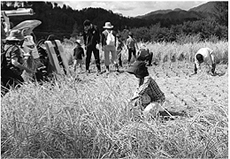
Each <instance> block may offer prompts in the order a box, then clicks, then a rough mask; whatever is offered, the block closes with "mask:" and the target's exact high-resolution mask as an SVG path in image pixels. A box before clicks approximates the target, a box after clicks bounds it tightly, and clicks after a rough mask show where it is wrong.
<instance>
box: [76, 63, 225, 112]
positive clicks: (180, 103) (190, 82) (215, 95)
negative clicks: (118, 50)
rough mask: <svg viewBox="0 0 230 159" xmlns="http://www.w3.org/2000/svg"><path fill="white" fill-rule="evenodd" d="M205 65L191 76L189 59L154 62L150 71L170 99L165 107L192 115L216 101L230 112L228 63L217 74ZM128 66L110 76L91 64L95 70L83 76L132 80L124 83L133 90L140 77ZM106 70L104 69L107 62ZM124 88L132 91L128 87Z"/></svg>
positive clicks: (87, 77)
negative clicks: (212, 74) (208, 71)
mask: <svg viewBox="0 0 230 159" xmlns="http://www.w3.org/2000/svg"><path fill="white" fill-rule="evenodd" d="M201 67H202V70H201V71H200V72H198V74H196V75H193V76H191V74H192V73H193V68H194V66H193V63H188V62H174V63H164V64H163V65H162V64H161V65H158V66H155V65H153V66H150V67H149V68H148V69H149V74H150V75H151V76H152V77H153V78H154V79H155V80H156V82H157V83H158V85H159V87H160V88H161V90H162V91H163V92H164V93H165V96H166V102H165V105H164V107H166V108H167V109H169V110H172V111H173V110H177V111H178V110H179V111H180V110H186V112H189V113H190V115H192V116H193V115H194V114H195V113H197V112H199V111H202V110H205V109H207V108H210V107H211V106H214V105H215V106H220V107H223V108H224V109H225V110H226V112H227V106H228V66H227V65H225V64H219V65H217V67H216V73H217V75H216V76H211V75H208V74H207V73H206V71H207V68H206V67H205V66H201ZM126 68H127V66H125V67H123V68H121V69H120V70H121V72H122V73H119V74H117V73H116V72H114V71H111V73H110V74H109V75H108V76H106V75H105V73H104V74H102V75H99V76H97V75H96V67H95V66H94V65H92V66H90V69H91V72H92V73H90V74H88V75H86V74H85V73H80V74H79V77H80V78H82V79H85V80H87V79H88V80H93V81H94V82H97V83H98V82H102V80H104V79H106V80H107V81H110V82H112V81H115V80H116V81H120V82H121V83H122V84H123V83H129V84H127V85H124V87H131V88H130V89H131V90H133V89H135V87H136V86H137V85H136V81H135V78H130V76H129V75H127V73H125V69H126ZM102 70H104V67H103V65H102ZM111 70H113V68H112V69H111ZM83 72H84V71H83ZM134 83H135V84H134ZM123 90H124V91H128V90H126V88H124V89H123ZM123 93H124V92H123ZM129 93H130V92H129ZM124 94H125V93H124Z"/></svg>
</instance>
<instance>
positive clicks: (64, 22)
mask: <svg viewBox="0 0 230 159" xmlns="http://www.w3.org/2000/svg"><path fill="white" fill-rule="evenodd" d="M13 3H14V2H5V1H1V9H2V10H9V9H16V8H15V6H14V4H13ZM21 3H23V6H24V7H27V8H33V10H34V12H35V13H36V14H35V15H33V16H24V17H19V16H18V17H12V18H11V21H12V22H13V24H14V25H16V24H18V23H19V22H21V21H23V20H26V19H38V20H41V21H42V24H41V25H40V26H39V27H37V28H36V30H35V31H36V32H37V33H38V34H40V35H47V34H50V33H53V34H57V35H60V36H67V37H68V36H70V35H71V34H72V35H73V34H80V33H81V32H82V30H83V26H82V24H83V22H84V20H85V19H89V20H91V21H92V23H93V24H96V25H97V26H98V28H99V29H101V30H102V29H103V25H104V23H105V22H106V21H111V23H112V24H113V25H114V26H115V28H114V29H115V30H124V29H132V28H140V27H149V26H152V25H156V24H160V26H161V27H167V28H170V27H171V26H172V25H178V24H183V23H184V22H187V21H191V22H192V21H197V20H202V19H208V18H212V17H219V19H221V18H222V17H223V16H222V15H218V14H219V13H220V12H218V7H219V4H220V3H221V2H219V1H217V2H208V3H205V4H202V5H200V6H197V7H194V8H191V9H189V10H188V11H185V10H182V9H180V8H176V9H174V10H170V9H167V10H158V11H154V12H150V13H148V14H145V15H142V16H138V17H124V16H123V15H121V14H116V13H113V12H112V11H110V10H106V9H103V8H85V9H82V10H73V9H72V8H71V7H69V6H66V5H63V7H62V8H61V7H60V6H58V5H57V3H55V2H54V3H51V2H42V1H27V2H26V1H22V2H21ZM6 4H10V5H6ZM227 12H228V11H227ZM226 15H228V14H225V16H226ZM227 20H228V18H226V17H224V18H223V19H222V21H225V25H226V26H227V24H228V22H226V21H227Z"/></svg>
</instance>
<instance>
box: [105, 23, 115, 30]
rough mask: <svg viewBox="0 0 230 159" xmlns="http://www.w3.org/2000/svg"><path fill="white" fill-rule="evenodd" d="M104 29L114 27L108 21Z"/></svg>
mask: <svg viewBox="0 0 230 159" xmlns="http://www.w3.org/2000/svg"><path fill="white" fill-rule="evenodd" d="M103 28H104V29H112V28H113V25H112V24H111V23H110V22H106V23H105V26H103Z"/></svg>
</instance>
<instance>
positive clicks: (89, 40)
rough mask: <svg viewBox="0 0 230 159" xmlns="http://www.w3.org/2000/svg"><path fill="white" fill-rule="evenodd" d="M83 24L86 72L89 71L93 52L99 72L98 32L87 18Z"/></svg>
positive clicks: (99, 71)
mask: <svg viewBox="0 0 230 159" xmlns="http://www.w3.org/2000/svg"><path fill="white" fill-rule="evenodd" d="M83 25H84V32H83V39H84V44H85V48H86V72H87V73H90V70H89V64H90V60H91V55H92V52H93V54H94V57H95V62H96V66H97V71H98V73H101V67H100V56H99V43H100V33H99V31H98V29H97V26H95V25H93V24H92V23H91V22H90V21H89V20H85V21H84V23H83Z"/></svg>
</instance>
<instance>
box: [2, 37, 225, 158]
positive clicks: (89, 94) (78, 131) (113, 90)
mask: <svg viewBox="0 0 230 159" xmlns="http://www.w3.org/2000/svg"><path fill="white" fill-rule="evenodd" d="M147 45H148V46H149V48H150V50H152V51H153V53H154V56H155V57H158V60H159V61H158V62H159V64H158V65H156V66H155V65H153V66H151V67H149V73H150V75H151V76H152V77H154V78H155V80H156V82H157V83H158V85H159V87H160V88H161V89H162V91H163V92H164V93H165V96H166V102H165V104H164V107H165V108H167V109H168V110H174V111H180V110H184V111H186V112H187V113H188V116H187V117H183V118H177V119H175V120H169V121H162V120H157V119H155V120H143V121H141V122H136V121H133V119H132V116H131V115H130V111H129V110H130V108H131V107H132V103H130V102H129V99H130V98H131V97H132V95H133V93H134V90H135V88H136V87H137V84H138V83H137V81H136V78H135V77H134V76H133V75H130V74H127V73H126V72H123V73H120V74H117V73H115V72H111V73H110V74H109V75H108V76H106V75H104V74H102V75H100V76H96V74H95V73H94V71H93V70H95V71H96V67H95V65H94V64H92V65H91V67H90V68H91V69H92V72H93V73H91V74H89V75H86V74H84V73H79V74H78V73H77V74H76V77H75V78H73V77H59V78H58V80H55V81H53V82H52V83H43V85H38V84H36V83H29V84H25V85H23V86H22V88H20V89H17V90H12V91H10V92H9V93H8V94H7V95H6V96H4V97H3V98H2V99H1V157H2V158H228V65H227V64H225V62H220V63H219V64H218V65H217V68H216V70H217V73H218V75H217V76H210V75H207V74H206V68H205V66H202V68H204V69H203V70H202V71H201V72H199V73H198V74H197V75H194V76H190V74H191V73H192V72H193V63H192V62H191V61H190V60H187V58H185V59H183V60H178V59H176V60H175V61H173V60H170V59H171V58H169V57H172V56H167V58H164V57H166V55H165V56H163V55H161V57H160V56H159V55H160V53H159V52H161V53H165V54H166V53H167V54H169V52H171V53H172V55H174V54H175V55H179V53H182V52H184V53H186V55H185V57H192V55H189V53H191V52H194V51H191V49H192V50H196V48H198V46H199V47H200V46H203V44H197V45H195V44H194V45H186V46H184V47H182V46H181V47H180V46H177V48H176V47H175V45H176V44H171V45H170V44H158V45H153V44H147ZM164 45H165V47H163V46H164ZM190 46H193V47H192V48H190ZM210 46H211V45H210ZM212 46H214V48H215V49H216V50H217V52H218V53H219V54H221V61H224V60H223V59H225V58H227V53H228V50H227V47H226V46H227V43H221V42H220V43H217V44H215V45H212ZM174 47H175V48H174ZM169 48H172V49H171V51H169V52H166V50H169ZM173 48H174V49H173ZM65 49H66V51H67V53H68V55H70V57H71V50H72V49H73V46H71V45H68V46H65ZM188 49H190V52H187V51H188ZM158 53H159V54H158ZM102 56H103V55H102ZM126 56H127V55H126V54H123V57H124V59H127V58H126ZM154 59H157V58H154ZM163 59H165V60H163ZM166 59H167V60H166ZM190 59H191V58H190ZM124 63H125V61H124ZM102 66H103V64H102ZM102 68H103V67H102ZM71 69H72V68H71ZM103 69H104V68H103ZM112 69H113V68H112ZM125 69H126V68H125V67H124V68H121V70H125ZM72 74H75V73H72Z"/></svg>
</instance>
